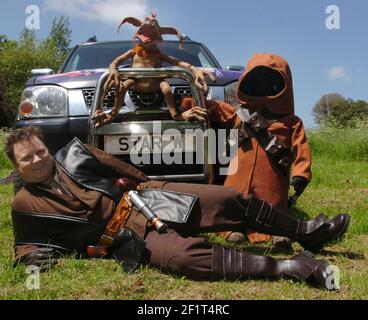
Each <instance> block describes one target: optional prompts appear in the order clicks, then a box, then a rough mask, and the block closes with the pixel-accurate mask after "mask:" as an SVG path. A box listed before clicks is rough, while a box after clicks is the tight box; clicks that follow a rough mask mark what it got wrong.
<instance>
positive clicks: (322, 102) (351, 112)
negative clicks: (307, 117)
mask: <svg viewBox="0 0 368 320" xmlns="http://www.w3.org/2000/svg"><path fill="white" fill-rule="evenodd" d="M313 115H314V120H315V122H316V123H317V124H318V125H322V124H323V125H327V126H329V127H336V128H348V127H355V126H356V125H359V124H360V123H361V121H365V122H367V121H368V102H367V101H364V100H353V99H351V98H344V97H343V96H342V95H341V94H339V93H330V94H326V95H323V96H322V97H321V98H320V99H319V100H318V101H317V102H316V104H315V105H314V107H313Z"/></svg>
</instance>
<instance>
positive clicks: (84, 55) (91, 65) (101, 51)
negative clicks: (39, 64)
mask: <svg viewBox="0 0 368 320" xmlns="http://www.w3.org/2000/svg"><path fill="white" fill-rule="evenodd" d="M132 46H133V45H132V42H130V41H129V42H128V41H127V42H111V43H99V44H90V45H82V46H79V47H78V48H77V49H76V50H75V51H74V52H73V54H72V55H71V57H70V58H69V60H68V62H67V63H66V65H65V66H64V68H63V70H62V72H70V71H76V70H86V69H98V68H108V66H109V64H110V63H111V62H112V61H113V60H114V59H115V58H116V57H118V56H119V55H121V54H122V53H124V52H126V51H128V50H129V49H131V48H132ZM159 49H160V51H161V52H162V53H164V54H166V55H169V56H174V57H176V58H178V59H180V60H183V61H185V62H188V63H190V64H192V65H194V66H197V67H204V68H220V65H219V64H218V62H217V61H216V59H215V58H214V57H213V56H212V55H211V54H210V53H209V52H207V50H205V48H204V47H203V46H201V45H200V44H198V43H190V42H189V43H185V42H184V43H183V48H182V49H180V48H179V47H178V42H177V41H172V42H163V43H160V44H159ZM124 65H126V66H130V59H129V60H127V61H125V62H124V63H123V66H124ZM166 65H169V64H166V63H163V66H166Z"/></svg>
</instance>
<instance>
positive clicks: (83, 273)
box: [0, 131, 368, 300]
mask: <svg viewBox="0 0 368 320" xmlns="http://www.w3.org/2000/svg"><path fill="white" fill-rule="evenodd" d="M367 132H368V131H367ZM348 134H350V137H351V138H352V139H354V137H355V135H356V133H355V135H354V133H352V132H350V133H349V132H348ZM337 137H339V138H338V141H339V143H340V145H338V146H334V145H330V144H331V143H332V144H333V143H334V142H336V139H337ZM345 138H346V134H341V135H340V133H339V132H335V133H333V132H331V134H328V135H325V133H324V132H322V133H320V135H319V133H318V132H313V133H312V134H311V135H310V143H311V146H312V150H313V175H314V176H313V180H312V183H311V184H310V186H309V187H308V188H307V189H306V191H305V193H304V194H303V196H302V197H301V198H300V199H299V202H298V204H297V206H296V207H295V208H294V210H293V213H294V214H295V215H298V216H301V217H307V216H309V217H313V216H316V215H317V214H318V213H320V212H324V213H326V214H327V215H328V216H333V215H335V214H336V213H338V212H349V213H350V214H351V215H352V220H351V226H350V228H349V231H348V233H347V235H346V237H345V239H344V240H343V241H342V242H339V243H335V244H333V245H332V246H329V247H327V248H326V249H325V250H324V251H323V252H321V253H320V254H318V255H317V258H320V259H324V260H327V261H328V262H330V263H331V264H334V265H337V266H338V267H339V268H340V272H341V276H340V286H341V289H340V291H338V292H327V291H324V290H320V289H316V288H312V287H310V286H308V285H306V284H304V283H295V282H292V281H289V280H280V281H259V280H257V281H255V280H250V281H235V282H228V281H213V282H209V281H203V282H196V281H190V280H188V279H186V278H183V277H178V276H171V275H166V274H163V273H161V272H159V271H158V270H154V269H149V268H147V267H141V268H140V269H139V270H138V271H137V272H136V273H134V274H132V275H127V274H125V273H123V272H122V271H121V270H120V267H119V266H118V265H117V264H116V263H115V262H114V261H112V260H77V259H61V260H60V262H59V263H58V264H57V265H56V266H55V267H54V268H53V269H52V270H51V271H50V272H48V273H44V274H41V278H40V289H39V290H28V289H27V288H26V287H25V283H26V280H27V277H28V276H29V275H28V274H27V273H26V269H25V267H24V266H18V267H16V268H13V266H12V264H13V251H12V250H13V249H12V245H13V235H12V228H11V219H10V207H11V200H12V197H13V190H12V186H11V185H8V186H0V243H1V244H2V245H1V248H0V273H1V278H0V299H73V300H74V299H138V300H140V299H198V300H201V299H231V300H233V299H328V300H335V299H336V300H340V299H367V298H368V268H367V266H368V250H367V243H368V217H367V212H368V175H367V172H368V163H367V161H366V160H365V159H366V155H367V153H365V152H368V151H367V150H366V151H364V152H363V151H362V149H360V148H358V147H357V148H355V147H354V148H355V149H354V150H355V151H351V150H350V147H351V146H352V145H359V143H358V142H356V141H354V140H353V141H352V140H350V139H347V140H346V139H345ZM339 139H340V140H339ZM344 139H345V140H344ZM357 139H359V137H358V138H357ZM343 141H345V142H343ZM321 145H323V146H326V148H327V149H326V150H327V151H326V152H323V149H321ZM349 154H350V155H351V157H350V158H349ZM10 171H11V170H10V169H6V168H4V167H3V169H1V170H0V173H1V177H5V176H6V175H7V174H9V173H10ZM213 240H214V241H215V242H217V243H223V241H222V240H220V239H218V238H213ZM244 247H249V246H248V245H244ZM249 249H250V250H253V251H256V252H260V253H265V254H271V255H272V256H274V257H288V256H290V255H287V254H285V253H281V254H280V253H274V252H273V251H272V250H271V247H270V245H267V244H264V245H262V246H258V247H256V248H254V247H249ZM294 250H295V252H299V251H300V250H301V247H300V246H299V245H298V244H294Z"/></svg>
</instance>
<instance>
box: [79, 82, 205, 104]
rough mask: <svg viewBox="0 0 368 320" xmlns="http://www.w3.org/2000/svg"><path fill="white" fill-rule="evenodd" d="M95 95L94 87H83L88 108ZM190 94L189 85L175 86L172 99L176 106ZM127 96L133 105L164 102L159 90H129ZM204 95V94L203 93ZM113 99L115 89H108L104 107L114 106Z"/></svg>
mask: <svg viewBox="0 0 368 320" xmlns="http://www.w3.org/2000/svg"><path fill="white" fill-rule="evenodd" d="M94 95H95V89H93V88H90V89H83V96H84V100H85V102H86V105H87V106H88V108H91V107H92V103H93V98H94ZM191 95H192V93H191V90H190V87H185V86H184V87H175V88H174V101H175V104H176V106H178V107H179V106H180V105H181V101H182V99H183V98H184V97H190V96H191ZM129 96H130V98H131V100H132V102H133V103H134V104H135V106H137V107H140V106H149V105H154V104H155V105H159V106H162V104H163V102H164V97H163V95H162V93H161V92H155V93H145V94H137V93H136V92H133V91H131V90H129ZM205 96H206V94H205ZM114 100H115V89H114V88H113V89H111V90H109V92H108V93H107V95H106V97H105V100H104V109H110V108H112V107H113V106H114Z"/></svg>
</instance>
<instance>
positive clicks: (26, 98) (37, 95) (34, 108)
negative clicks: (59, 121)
mask: <svg viewBox="0 0 368 320" xmlns="http://www.w3.org/2000/svg"><path fill="white" fill-rule="evenodd" d="M67 99H68V95H67V91H66V90H65V89H63V88H60V87H57V86H36V87H28V88H26V89H24V91H23V94H22V98H21V102H20V104H19V116H20V117H21V118H39V117H65V116H67V114H68V104H67Z"/></svg>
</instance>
